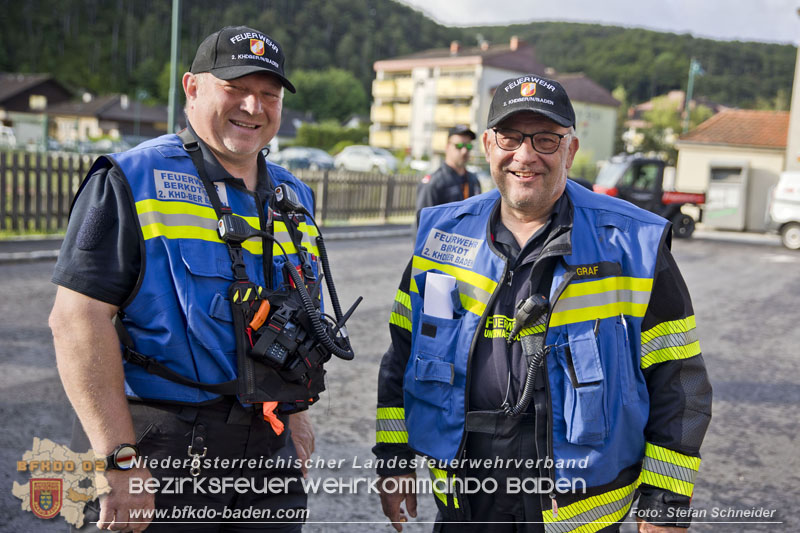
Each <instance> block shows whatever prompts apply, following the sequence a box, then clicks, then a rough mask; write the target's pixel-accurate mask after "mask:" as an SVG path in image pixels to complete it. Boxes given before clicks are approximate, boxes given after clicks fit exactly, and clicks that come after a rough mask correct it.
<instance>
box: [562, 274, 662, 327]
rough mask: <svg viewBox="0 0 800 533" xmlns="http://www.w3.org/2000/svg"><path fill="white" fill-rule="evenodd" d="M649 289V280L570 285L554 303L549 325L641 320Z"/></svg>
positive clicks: (613, 278) (622, 280) (634, 279)
mask: <svg viewBox="0 0 800 533" xmlns="http://www.w3.org/2000/svg"><path fill="white" fill-rule="evenodd" d="M652 288H653V280H652V279H649V278H631V277H624V276H618V277H611V278H604V279H600V280H594V281H587V282H581V283H573V284H571V285H569V286H567V288H566V289H565V290H564V293H563V294H562V295H561V297H560V298H559V299H558V301H557V302H556V304H555V306H554V308H553V312H552V313H551V315H550V325H551V326H561V325H564V324H571V323H575V322H584V321H587V320H595V319H598V318H600V319H602V318H609V317H612V316H616V315H619V314H624V315H628V316H636V317H642V316H644V314H645V312H646V311H647V305H648V302H649V300H650V292H651V291H652Z"/></svg>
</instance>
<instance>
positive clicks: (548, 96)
mask: <svg viewBox="0 0 800 533" xmlns="http://www.w3.org/2000/svg"><path fill="white" fill-rule="evenodd" d="M520 111H531V112H533V113H539V114H540V115H544V116H545V117H547V118H549V119H550V120H552V121H553V122H555V123H557V124H560V125H561V126H564V127H565V128H569V127H572V126H575V110H574V109H573V108H572V102H570V100H569V96H568V95H567V91H565V90H564V87H562V86H561V84H560V83H558V82H557V81H555V80H549V79H547V78H542V77H541V76H535V75H533V74H529V75H527V76H520V77H518V78H511V79H508V80H506V81H504V82H503V83H501V84H500V85H499V86H498V87H497V90H496V91H495V92H494V97H493V98H492V104H491V105H490V106H489V120H488V122H487V124H486V127H488V128H493V127H494V126H496V125H497V124H499V123H500V122H502V121H503V120H505V119H507V118H508V117H510V116H511V115H513V114H515V113H519V112H520Z"/></svg>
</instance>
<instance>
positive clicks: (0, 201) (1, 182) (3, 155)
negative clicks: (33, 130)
mask: <svg viewBox="0 0 800 533" xmlns="http://www.w3.org/2000/svg"><path fill="white" fill-rule="evenodd" d="M10 167H11V154H9V153H8V152H0V229H6V207H7V205H6V203H7V202H8V192H7V191H6V185H7V183H8V179H7V176H6V174H8V172H9V168H10Z"/></svg>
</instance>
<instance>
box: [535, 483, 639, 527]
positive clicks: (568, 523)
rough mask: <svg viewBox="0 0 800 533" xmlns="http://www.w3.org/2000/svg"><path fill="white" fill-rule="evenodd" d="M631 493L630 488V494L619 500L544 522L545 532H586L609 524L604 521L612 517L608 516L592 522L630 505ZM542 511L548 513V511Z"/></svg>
mask: <svg viewBox="0 0 800 533" xmlns="http://www.w3.org/2000/svg"><path fill="white" fill-rule="evenodd" d="M633 494H634V492H633V490H631V492H630V494H627V495H625V497H623V498H622V499H620V500H617V501H613V502H608V503H604V504H601V505H598V506H597V507H593V508H591V509H588V510H586V511H584V512H582V513H580V514H577V515H575V516H573V517H571V518H568V519H565V520H564V521H563V522H547V523H545V531H546V533H569V532H570V531H575V530H580V531H581V532H587V533H588V532H590V531H599V530H601V529H603V528H606V527H608V526H609V525H611V524H608V523H606V522H610V521H611V520H612V519H611V518H608V519H606V520H604V521H603V522H600V523H596V524H594V523H593V522H596V521H598V520H601V519H603V517H607V516H609V515H612V514H614V513H619V512H620V511H622V510H623V509H627V508H628V507H630V505H631V503H633ZM578 503H580V502H578ZM572 505H575V504H572ZM544 512H545V513H548V512H550V511H544ZM626 514H627V512H626V513H623V514H622V516H621V517H620V519H621V518H624V517H625V515H626ZM614 521H617V520H614Z"/></svg>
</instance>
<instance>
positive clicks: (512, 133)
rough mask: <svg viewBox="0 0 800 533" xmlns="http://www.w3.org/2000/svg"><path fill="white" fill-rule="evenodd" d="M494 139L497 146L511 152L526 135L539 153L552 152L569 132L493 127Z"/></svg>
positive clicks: (522, 141)
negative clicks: (527, 130)
mask: <svg viewBox="0 0 800 533" xmlns="http://www.w3.org/2000/svg"><path fill="white" fill-rule="evenodd" d="M493 131H494V139H495V142H497V146H499V147H500V148H501V149H503V150H506V151H508V152H513V151H514V150H516V149H517V148H519V147H520V146H522V143H524V142H525V138H526V137H530V138H531V146H533V149H534V150H536V151H537V152H539V153H540V154H552V153H554V152H555V151H556V150H558V147H559V146H561V139H563V138H564V137H566V136H567V135H569V133H564V134H562V133H553V132H552V131H537V132H536V133H522V132H521V131H517V130H512V129H511V128H494V129H493Z"/></svg>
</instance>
